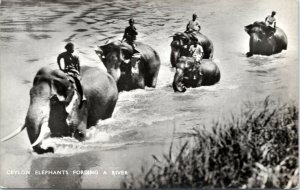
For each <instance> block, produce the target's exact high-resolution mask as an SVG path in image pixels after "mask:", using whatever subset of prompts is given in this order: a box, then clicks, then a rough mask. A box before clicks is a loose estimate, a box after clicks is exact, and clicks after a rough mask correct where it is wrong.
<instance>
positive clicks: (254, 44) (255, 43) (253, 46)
mask: <svg viewBox="0 0 300 190" xmlns="http://www.w3.org/2000/svg"><path fill="white" fill-rule="evenodd" d="M260 43H261V39H260V38H259V37H258V36H257V35H256V34H251V35H250V41H249V49H250V52H251V53H252V54H254V53H257V51H258V48H259V45H260Z"/></svg>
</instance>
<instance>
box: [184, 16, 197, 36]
mask: <svg viewBox="0 0 300 190" xmlns="http://www.w3.org/2000/svg"><path fill="white" fill-rule="evenodd" d="M196 19H197V15H196V14H195V13H194V14H193V19H192V20H190V21H189V22H188V24H187V25H186V31H185V33H187V34H190V35H191V37H192V40H197V37H196V34H195V33H196V32H197V33H199V32H200V30H201V26H200V23H199V22H198V20H196Z"/></svg>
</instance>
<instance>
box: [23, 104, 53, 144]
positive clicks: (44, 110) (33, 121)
mask: <svg viewBox="0 0 300 190" xmlns="http://www.w3.org/2000/svg"><path fill="white" fill-rule="evenodd" d="M49 113H50V105H49V102H41V101H36V102H33V103H31V104H30V106H29V109H28V112H27V116H26V119H25V127H26V129H27V133H28V137H29V140H30V143H31V144H32V145H33V146H37V145H38V144H40V143H41V141H42V140H43V138H44V137H45V136H46V134H41V131H43V132H44V131H45V127H48V119H49ZM46 125H47V126H46ZM42 127H43V130H42ZM42 137H43V138H42Z"/></svg>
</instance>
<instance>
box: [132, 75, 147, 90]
mask: <svg viewBox="0 0 300 190" xmlns="http://www.w3.org/2000/svg"><path fill="white" fill-rule="evenodd" d="M133 82H134V84H135V85H134V86H136V88H142V89H144V88H145V77H144V76H141V75H136V76H135V77H134V81H133ZM133 89H134V88H133Z"/></svg>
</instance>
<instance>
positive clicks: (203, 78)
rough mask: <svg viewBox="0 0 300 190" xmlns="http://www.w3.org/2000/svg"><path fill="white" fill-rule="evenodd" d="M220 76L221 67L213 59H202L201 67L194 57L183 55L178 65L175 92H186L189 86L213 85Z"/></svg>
mask: <svg viewBox="0 0 300 190" xmlns="http://www.w3.org/2000/svg"><path fill="white" fill-rule="evenodd" d="M199 71H200V72H199ZM200 73H201V75H200ZM220 78H221V73H220V70H219V67H218V66H217V64H215V63H214V62H213V61H212V60H211V59H202V60H201V64H200V67H196V66H195V63H194V58H192V57H185V56H182V57H180V58H179V60H178V63H177V65H176V73H175V75H174V80H173V89H174V91H175V92H177V91H178V92H185V91H186V88H188V87H192V88H195V87H200V86H209V85H213V84H215V83H217V82H219V81H220Z"/></svg>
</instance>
